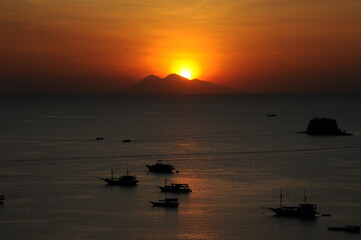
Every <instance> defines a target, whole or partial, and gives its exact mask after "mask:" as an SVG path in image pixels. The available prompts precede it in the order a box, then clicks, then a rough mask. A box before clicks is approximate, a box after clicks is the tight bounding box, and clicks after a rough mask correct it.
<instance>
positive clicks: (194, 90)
mask: <svg viewBox="0 0 361 240" xmlns="http://www.w3.org/2000/svg"><path fill="white" fill-rule="evenodd" d="M234 93H236V92H235V91H233V90H232V89H230V88H227V87H224V86H221V85H217V84H214V83H211V82H207V81H202V80H199V79H193V80H189V79H187V78H185V77H182V76H179V75H177V74H174V73H173V74H169V75H168V76H167V77H165V78H160V77H158V76H155V75H149V76H147V77H145V78H144V79H142V80H141V81H139V82H137V83H136V84H134V85H132V86H130V87H129V88H127V89H125V90H123V91H122V94H134V95H182V94H234Z"/></svg>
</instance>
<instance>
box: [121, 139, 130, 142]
mask: <svg viewBox="0 0 361 240" xmlns="http://www.w3.org/2000/svg"><path fill="white" fill-rule="evenodd" d="M123 142H131V140H130V139H124V140H123Z"/></svg>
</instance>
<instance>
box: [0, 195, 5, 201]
mask: <svg viewBox="0 0 361 240" xmlns="http://www.w3.org/2000/svg"><path fill="white" fill-rule="evenodd" d="M4 200H5V195H4V194H2V195H0V203H3V202H4Z"/></svg>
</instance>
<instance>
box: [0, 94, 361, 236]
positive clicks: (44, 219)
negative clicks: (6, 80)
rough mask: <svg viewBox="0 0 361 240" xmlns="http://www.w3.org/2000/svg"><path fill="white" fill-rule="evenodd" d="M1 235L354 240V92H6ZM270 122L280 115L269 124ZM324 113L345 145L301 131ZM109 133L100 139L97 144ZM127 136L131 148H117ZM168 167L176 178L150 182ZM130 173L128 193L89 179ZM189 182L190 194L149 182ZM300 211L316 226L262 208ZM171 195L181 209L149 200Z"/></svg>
mask: <svg viewBox="0 0 361 240" xmlns="http://www.w3.org/2000/svg"><path fill="white" fill-rule="evenodd" d="M0 100H1V102H0V113H1V119H0V152H1V157H0V193H4V194H5V198H6V199H5V203H4V204H1V205H0V238H1V239H6V240H12V239H14V240H18V239H31V240H64V239H71V240H73V239H74V240H101V239H157V240H164V239H222V240H223V239H244V240H253V239H254V240H256V239H257V240H259V239H267V240H273V239H274V240H276V239H277V240H278V239H292V240H297V239H320V240H321V239H325V240H326V239H327V240H330V239H331V240H332V239H359V238H360V235H359V234H350V233H345V232H330V231H327V228H326V227H327V226H344V225H361V109H360V105H361V94H307V95H302V94H295V95H286V94H282V95H233V96H3V97H0ZM269 113H275V114H277V117H267V114H269ZM314 117H330V118H334V119H336V120H337V122H338V123H339V126H340V128H341V129H344V130H346V131H348V132H352V133H354V134H355V135H354V136H349V137H313V136H308V135H305V134H298V133H296V132H298V131H304V130H305V129H306V127H307V124H308V122H309V120H310V119H312V118H314ZM96 137H104V139H105V140H104V141H96V140H95V139H96ZM123 139H131V140H132V141H131V142H130V143H123V141H122V140H123ZM157 160H163V161H166V162H169V163H172V164H173V165H174V166H175V167H176V168H177V170H178V171H179V173H173V174H154V173H149V172H148V171H147V169H146V167H145V165H146V164H152V163H155V162H156V161H157ZM110 168H113V169H114V172H115V174H116V175H124V174H125V173H126V170H127V169H128V170H129V173H130V174H134V175H136V176H137V178H138V180H139V185H138V186H136V187H133V188H131V187H128V188H127V187H119V186H113V187H112V186H106V185H105V183H104V182H103V181H102V180H99V179H98V178H97V177H109V176H110ZM165 178H167V180H168V183H170V182H177V183H188V184H189V185H190V187H191V188H192V189H193V192H192V193H189V194H179V195H175V194H167V195H165V194H164V193H161V192H159V189H158V188H156V186H159V185H163V184H164V180H165ZM280 188H282V191H283V195H284V199H283V203H284V204H285V205H297V204H299V203H302V202H303V191H304V188H305V189H306V195H307V197H308V201H309V202H310V203H315V204H317V205H318V210H319V212H320V213H330V214H332V216H331V217H322V216H320V217H317V218H316V219H314V220H301V219H288V218H278V217H274V216H273V214H272V213H271V212H269V211H268V210H264V209H262V208H261V207H272V206H278V205H279V198H278V197H279V191H280ZM166 196H167V197H170V196H171V197H178V198H179V202H180V206H179V208H178V209H164V208H156V207H152V206H151V203H150V202H149V201H151V200H158V199H162V198H164V197H166Z"/></svg>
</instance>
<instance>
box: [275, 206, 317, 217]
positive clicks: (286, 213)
mask: <svg viewBox="0 0 361 240" xmlns="http://www.w3.org/2000/svg"><path fill="white" fill-rule="evenodd" d="M269 210H271V211H272V212H274V213H275V214H276V216H280V217H296V218H314V217H315V216H316V213H317V212H314V211H299V210H298V209H297V208H296V209H282V208H269Z"/></svg>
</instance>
